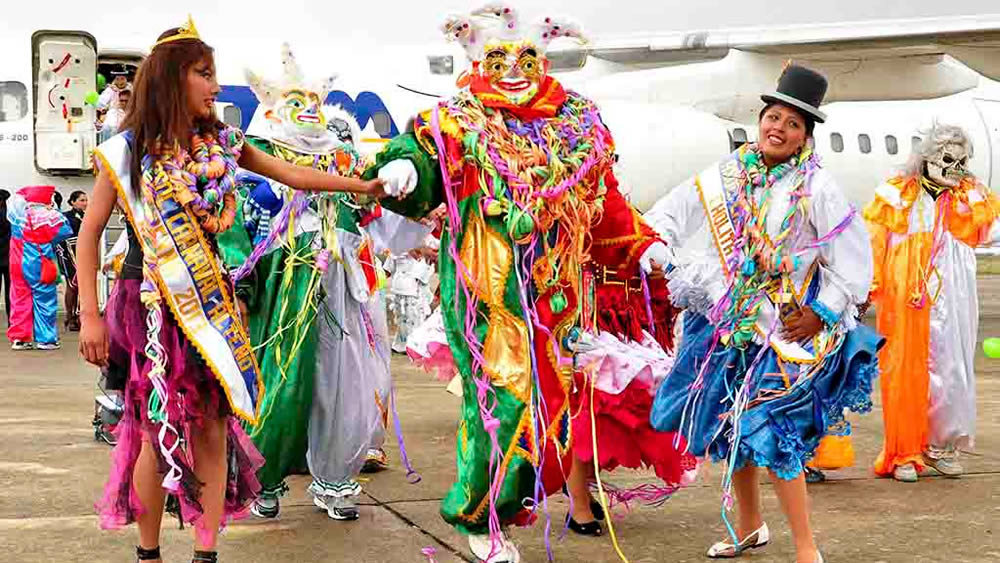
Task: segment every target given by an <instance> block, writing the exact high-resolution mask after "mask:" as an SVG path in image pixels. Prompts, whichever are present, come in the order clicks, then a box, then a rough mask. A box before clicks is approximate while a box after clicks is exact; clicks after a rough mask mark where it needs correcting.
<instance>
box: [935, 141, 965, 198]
mask: <svg viewBox="0 0 1000 563" xmlns="http://www.w3.org/2000/svg"><path fill="white" fill-rule="evenodd" d="M926 165H927V178H929V179H930V180H931V181H932V182H934V183H935V184H937V185H939V186H944V187H948V188H954V187H956V186H958V185H959V184H960V183H961V182H962V179H964V178H965V177H966V176H968V175H969V168H968V166H969V149H968V147H967V146H966V145H963V144H959V143H947V144H945V145H944V146H942V147H941V149H940V150H938V152H937V153H936V154H935V155H934V156H932V157H930V158H929V159H927V162H926Z"/></svg>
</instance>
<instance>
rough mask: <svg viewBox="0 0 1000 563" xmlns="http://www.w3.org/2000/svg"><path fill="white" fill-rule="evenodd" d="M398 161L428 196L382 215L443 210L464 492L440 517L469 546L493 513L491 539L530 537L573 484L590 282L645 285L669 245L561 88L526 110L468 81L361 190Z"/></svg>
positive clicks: (600, 134)
mask: <svg viewBox="0 0 1000 563" xmlns="http://www.w3.org/2000/svg"><path fill="white" fill-rule="evenodd" d="M399 159H407V160H409V161H411V162H412V163H413V165H414V168H415V169H416V171H417V173H418V183H417V186H416V188H415V189H414V191H413V192H412V193H411V194H410V195H408V196H406V197H405V198H404V199H401V200H398V201H386V202H384V205H385V207H386V208H388V209H391V210H393V211H396V212H398V213H401V214H404V215H407V216H409V217H413V218H416V217H421V216H424V215H426V214H428V213H429V212H430V211H432V210H434V209H435V208H437V207H438V206H439V205H440V204H442V203H445V204H446V205H447V206H448V209H449V213H448V225H447V227H446V228H445V229H444V232H443V235H442V239H441V252H440V254H439V256H440V258H439V273H440V278H441V311H442V314H443V318H444V325H445V331H446V333H447V336H448V342H449V344H450V346H451V349H452V352H453V355H454V360H455V364H456V366H457V368H458V371H459V373H460V374H461V376H462V381H463V391H464V396H463V405H462V419H461V422H460V425H459V429H458V435H457V464H458V476H457V482H456V483H455V484H454V485H453V486H452V488H451V490H450V491H449V493H448V494H447V496H446V497H445V499H444V500H443V502H442V506H441V514H442V516H443V517H444V519H445V520H446V521H448V522H449V523H450V524H452V525H453V526H455V527H456V528H457V529H459V530H460V531H462V532H464V533H467V534H484V533H486V532H487V531H488V530H489V528H490V527H491V526H490V520H491V515H492V514H494V513H495V514H496V516H497V517H498V520H496V521H494V524H499V525H505V524H510V523H516V524H525V523H527V522H529V521H530V519H531V518H532V513H531V511H530V510H529V509H526V508H525V507H526V506H530V504H531V503H530V502H526V501H530V500H531V499H538V498H539V497H540V496H541V491H542V490H544V492H545V494H550V493H553V492H555V491H557V490H558V489H559V488H560V487H561V486H562V485H563V483H564V481H565V476H566V475H567V474H568V473H569V467H570V459H569V458H568V455H569V453H570V449H571V442H572V436H571V414H572V413H571V408H570V402H569V394H570V390H571V387H572V378H573V369H574V368H573V362H572V354H571V352H569V351H568V350H567V349H566V348H565V347H564V345H565V342H566V340H567V338H572V337H573V335H574V333H575V331H576V330H577V329H578V328H579V327H580V323H581V321H582V318H583V315H582V314H581V311H582V305H581V301H583V300H585V296H587V295H590V294H591V293H592V291H593V288H591V287H588V285H589V284H588V283H587V282H586V281H585V280H586V279H592V278H591V277H590V276H585V275H584V273H585V272H586V271H588V270H589V269H591V268H592V267H594V266H597V265H599V266H601V267H604V268H608V269H612V270H615V271H623V272H625V271H627V272H635V271H638V261H639V258H640V256H642V254H643V252H644V251H645V250H646V248H648V247H649V245H651V244H653V243H654V242H656V241H657V240H659V239H658V237H657V235H656V234H655V232H654V231H653V230H652V229H651V228H650V227H648V226H647V225H646V224H645V223H644V222H643V221H642V219H641V218H640V216H639V215H638V214H637V213H636V211H635V210H634V209H633V208H632V207H631V206H630V205H629V204H628V203H627V202H626V200H625V199H624V197H623V196H622V195H621V193H619V191H618V184H617V181H616V179H615V176H614V173H613V172H612V164H613V162H614V142H613V140H612V137H611V133H610V132H609V131H608V129H607V128H606V127H605V126H604V124H603V123H602V122H601V119H600V115H599V114H598V112H597V108H596V107H595V106H594V104H593V103H592V102H591V101H589V100H587V99H586V98H583V97H582V96H580V95H578V94H575V93H572V92H566V91H565V90H564V89H563V88H562V86H561V85H560V84H559V83H558V82H557V81H556V80H555V79H553V78H551V77H547V78H545V79H544V81H543V82H542V83H541V85H540V88H539V93H538V94H537V95H536V96H535V97H534V98H533V99H532V100H531V101H530V102H528V103H527V104H524V105H514V104H511V103H510V102H509V101H508V100H507V99H506V98H505V97H503V96H502V95H500V94H498V93H497V92H495V91H494V90H492V88H491V87H490V86H489V84H488V83H487V82H486V80H485V79H482V78H479V77H476V78H473V79H472V82H471V85H470V88H469V89H468V90H466V91H463V92H462V93H460V94H459V95H457V96H456V97H454V98H452V99H450V100H448V101H447V102H444V103H442V104H441V105H440V106H439V107H438V108H436V109H435V110H433V111H431V112H428V113H425V114H422V115H420V116H418V118H417V119H416V121H415V124H414V129H413V130H412V131H410V132H407V133H405V134H403V135H400V136H399V137H396V138H395V139H393V140H392V141H391V142H390V143H389V144H388V145H387V147H386V148H385V150H384V151H383V152H381V153H380V154H379V155H378V156H377V161H376V164H375V166H373V167H372V168H371V169H369V171H368V172H367V177H368V178H372V177H375V176H376V175H377V173H378V170H379V169H380V168H382V167H384V166H385V165H386V164H388V163H389V162H391V161H394V160H399ZM539 479H540V481H541V482H540V483H539V482H538V480H539ZM536 483H537V484H538V486H537V487H536ZM491 499H492V502H491Z"/></svg>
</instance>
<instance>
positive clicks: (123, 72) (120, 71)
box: [111, 64, 128, 76]
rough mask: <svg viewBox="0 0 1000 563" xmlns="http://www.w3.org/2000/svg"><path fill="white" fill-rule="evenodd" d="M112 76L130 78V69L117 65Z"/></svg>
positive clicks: (112, 71)
mask: <svg viewBox="0 0 1000 563" xmlns="http://www.w3.org/2000/svg"><path fill="white" fill-rule="evenodd" d="M111 76H128V67H127V66H125V65H124V64H119V65H116V66H115V67H114V68H112V69H111Z"/></svg>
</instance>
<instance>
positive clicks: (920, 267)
mask: <svg viewBox="0 0 1000 563" xmlns="http://www.w3.org/2000/svg"><path fill="white" fill-rule="evenodd" d="M971 156H972V145H971V141H970V140H969V137H968V134H967V133H966V132H965V131H963V130H962V129H961V128H959V127H955V126H949V125H942V124H937V125H935V126H934V127H933V128H931V129H930V131H929V132H928V133H927V135H926V138H925V140H924V141H923V143H922V144H921V145H919V146H918V147H916V148H915V150H914V154H913V156H912V157H911V159H910V163H909V164H908V166H907V168H906V170H905V172H904V173H903V174H902V175H899V176H895V177H893V178H891V179H889V180H888V181H887V182H886V183H884V184H882V185H881V186H879V187H878V188H877V189H876V191H875V199H874V200H873V201H872V202H871V203H870V204H869V205H868V207H867V208H866V209H865V219H867V220H868V224H869V230H870V232H871V236H872V249H873V252H874V256H875V283H874V285H873V289H872V302H873V303H874V305H875V306H876V307H877V310H878V329H879V331H880V332H882V333H883V334H885V336H886V337H887V339H888V345H887V346H886V347H885V349H884V350H883V351H882V357H881V366H882V382H881V384H882V409H883V410H882V412H883V420H884V422H885V438H884V443H883V446H882V452H881V453H880V454H879V457H878V459H877V460H876V462H875V472H876V473H877V474H879V475H893V476H895V478H896V479H898V480H901V481H916V480H917V470H918V469H919V468H922V467H924V466H928V465H929V466H931V467H934V468H935V469H937V470H938V471H940V472H942V473H944V474H946V475H952V476H957V475H960V474H961V473H962V471H963V470H962V467H961V465H959V463H958V452H959V450H960V449H971V448H972V446H973V440H974V436H975V422H976V390H975V372H974V363H975V355H976V353H975V349H976V339H977V337H978V335H977V330H978V329H977V327H978V324H979V302H978V296H977V290H976V256H975V248H976V247H977V246H979V245H980V244H985V243H989V242H991V241H992V240H993V239H994V236H995V235H994V232H993V231H992V229H994V227H995V222H996V218H997V216H998V214H1000V202H998V201H997V199H996V197H995V196H994V195H993V193H992V192H991V191H990V190H989V188H987V187H986V186H984V185H983V184H981V183H980V182H979V181H978V180H977V179H976V178H975V177H974V176H972V174H971V173H969V172H968V168H967V167H968V162H969V159H970V158H971Z"/></svg>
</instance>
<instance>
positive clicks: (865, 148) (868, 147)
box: [858, 133, 872, 154]
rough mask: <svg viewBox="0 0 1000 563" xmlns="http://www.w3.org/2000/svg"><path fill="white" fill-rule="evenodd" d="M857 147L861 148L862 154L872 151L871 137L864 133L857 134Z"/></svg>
mask: <svg viewBox="0 0 1000 563" xmlns="http://www.w3.org/2000/svg"><path fill="white" fill-rule="evenodd" d="M858 148H859V149H861V153H862V154H868V153H870V152H872V138H871V137H869V136H868V135H866V134H864V133H862V134H860V135H858Z"/></svg>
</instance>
